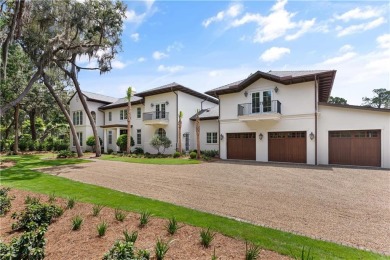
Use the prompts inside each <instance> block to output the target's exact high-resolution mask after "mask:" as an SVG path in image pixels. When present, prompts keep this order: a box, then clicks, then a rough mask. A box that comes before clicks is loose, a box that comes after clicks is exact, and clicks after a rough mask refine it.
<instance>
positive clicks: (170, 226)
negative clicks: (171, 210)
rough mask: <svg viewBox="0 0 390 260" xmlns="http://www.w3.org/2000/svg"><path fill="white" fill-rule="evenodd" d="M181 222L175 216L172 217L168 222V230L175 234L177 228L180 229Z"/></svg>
mask: <svg viewBox="0 0 390 260" xmlns="http://www.w3.org/2000/svg"><path fill="white" fill-rule="evenodd" d="M179 228H180V227H179V224H178V223H177V220H176V218H175V217H172V218H170V219H169V221H168V224H167V231H168V233H169V234H170V235H174V234H175V233H176V232H177V230H179Z"/></svg>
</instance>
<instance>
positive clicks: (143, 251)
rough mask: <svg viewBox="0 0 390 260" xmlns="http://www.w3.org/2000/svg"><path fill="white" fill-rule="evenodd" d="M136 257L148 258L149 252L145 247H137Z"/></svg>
mask: <svg viewBox="0 0 390 260" xmlns="http://www.w3.org/2000/svg"><path fill="white" fill-rule="evenodd" d="M137 257H138V259H139V260H149V259H150V252H149V251H148V250H146V249H139V250H138V252H137Z"/></svg>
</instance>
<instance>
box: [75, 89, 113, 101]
mask: <svg viewBox="0 0 390 260" xmlns="http://www.w3.org/2000/svg"><path fill="white" fill-rule="evenodd" d="M82 93H83V94H84V96H86V97H87V99H90V100H94V101H103V102H108V103H112V102H115V101H116V100H117V98H114V97H109V96H106V95H101V94H97V93H93V92H89V91H83V92H82Z"/></svg>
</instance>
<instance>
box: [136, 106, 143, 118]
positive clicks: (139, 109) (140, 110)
mask: <svg viewBox="0 0 390 260" xmlns="http://www.w3.org/2000/svg"><path fill="white" fill-rule="evenodd" d="M138 111H139V116H138ZM136 118H137V119H142V109H141V108H140V107H137V116H136Z"/></svg>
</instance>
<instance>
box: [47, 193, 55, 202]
mask: <svg viewBox="0 0 390 260" xmlns="http://www.w3.org/2000/svg"><path fill="white" fill-rule="evenodd" d="M48 202H49V203H50V204H53V203H54V202H56V194H55V193H54V192H52V193H50V194H49V199H48Z"/></svg>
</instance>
